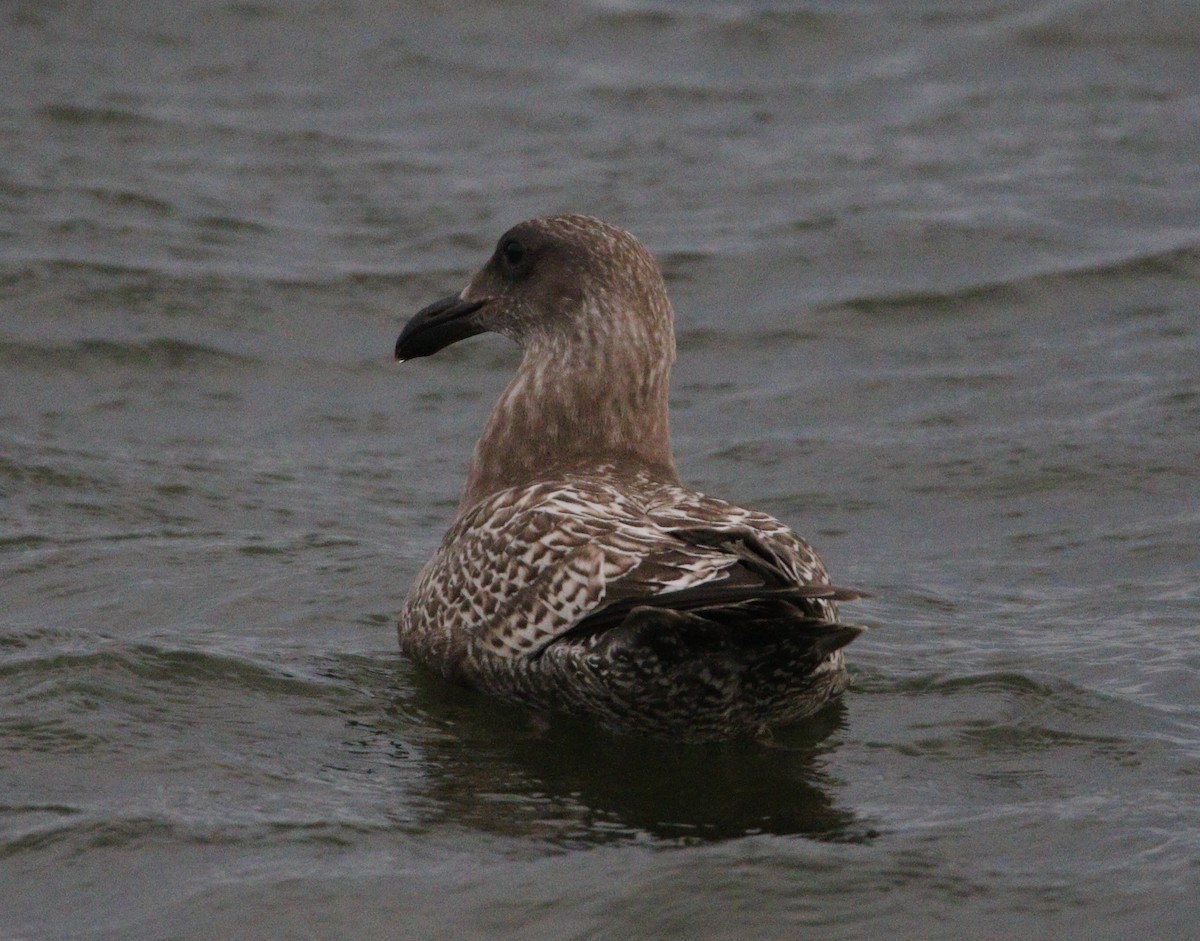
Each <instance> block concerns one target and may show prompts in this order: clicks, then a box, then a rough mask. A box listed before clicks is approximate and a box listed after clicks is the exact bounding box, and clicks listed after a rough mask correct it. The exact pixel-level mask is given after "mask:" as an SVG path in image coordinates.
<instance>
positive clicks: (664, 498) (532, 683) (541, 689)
mask: <svg viewBox="0 0 1200 941" xmlns="http://www.w3.org/2000/svg"><path fill="white" fill-rule="evenodd" d="M488 331H491V332H495V333H499V334H501V335H502V336H505V337H507V338H509V339H510V340H512V341H514V342H515V343H517V344H518V345H519V346H520V347H521V348H522V349H523V350H524V355H523V357H522V359H521V363H520V365H519V366H518V368H517V372H516V375H515V376H514V378H513V379H512V381H511V382H510V383H509V385H508V387H507V388H506V389H505V391H504V392H503V394H501V396H500V399H499V401H498V402H497V403H496V406H495V408H494V409H493V411H492V413H491V416H490V417H489V418H488V420H487V424H486V425H485V427H484V429H483V433H482V435H481V436H480V438H479V442H478V444H476V446H475V451H474V454H473V456H472V458H471V464H470V469H469V471H468V474H467V480H466V485H465V487H464V489H463V495H462V499H461V501H460V503H459V506H458V510H457V514H456V516H455V518H454V521H453V523H452V524H451V526H450V528H449V530H448V531H447V533H446V535H445V537H444V538H443V540H442V542H441V545H440V546H439V547H438V549H437V551H436V552H435V553H434V555H433V557H432V558H431V559H430V560H429V561H428V562H427V563H426V565H425V566H424V568H422V569H421V571H420V573H419V575H418V576H417V579H416V582H415V583H414V585H413V587H412V590H411V592H410V593H409V595H408V597H407V599H406V600H405V602H404V606H403V609H402V610H401V613H400V618H399V625H398V627H399V636H400V647H401V650H402V652H403V653H404V654H405V655H406V656H407V657H408V658H410V659H411V660H413V661H416V662H417V663H419V664H422V665H424V666H425V667H427V668H430V669H432V670H434V671H436V672H438V673H440V674H441V675H442V676H444V677H446V678H448V679H450V680H452V681H455V682H458V683H461V684H464V685H466V686H470V687H474V688H476V689H478V690H480V691H482V692H484V693H487V694H490V695H493V696H496V697H499V698H502V699H505V700H509V701H513V702H518V703H525V704H528V705H530V706H533V707H535V708H536V709H538V710H541V711H544V712H566V713H573V714H582V715H587V716H591V717H592V718H593V719H594V720H595V721H596V722H598V723H599V724H600V725H602V726H604V727H605V728H608V729H610V730H612V731H614V732H617V733H620V734H634V735H646V736H652V737H655V738H661V739H670V740H674V741H714V740H721V739H728V738H733V737H738V736H754V737H760V738H768V737H769V736H770V734H771V731H772V730H773V729H775V728H778V727H783V726H787V725H791V724H794V723H796V722H798V721H800V720H802V719H804V718H805V717H807V716H810V715H812V714H813V713H815V712H816V711H817V710H819V709H820V708H821V707H822V706H823V705H825V704H826V703H827V702H829V701H830V700H831V699H833V698H835V697H836V696H838V695H839V694H840V693H841V692H842V691H843V690H844V689H845V688H846V686H847V683H848V677H847V674H846V669H845V665H844V662H843V654H842V648H843V647H845V645H846V644H848V643H850V642H851V641H852V640H854V638H856V637H857V636H859V635H860V634H861V633H862V632H863V631H864V630H865V629H864V628H862V627H860V626H856V625H852V624H847V623H844V622H842V621H840V620H839V619H838V609H837V602H838V601H847V600H853V599H855V598H858V597H860V595H859V594H858V593H857V592H854V591H852V590H849V589H845V588H837V587H834V586H833V585H832V584H831V582H830V579H829V575H828V574H827V572H826V570H825V566H824V565H823V564H822V562H821V560H820V558H819V557H818V556H817V554H816V552H814V551H813V549H812V547H811V546H809V544H808V543H807V542H805V541H804V539H802V538H801V537H800V536H798V535H796V534H795V533H794V532H792V530H791V529H789V528H788V527H787V526H786V525H784V524H783V523H781V522H780V521H779V520H777V519H775V518H773V517H772V516H769V515H768V514H766V513H761V512H757V511H754V510H750V509H745V508H743V507H740V506H736V505H734V504H732V503H728V502H726V501H724V500H720V499H717V498H715V497H711V496H707V495H705V494H702V493H699V492H697V491H695V490H692V489H690V488H688V487H687V486H685V485H684V484H683V482H682V481H681V480H680V478H679V474H678V472H677V471H676V469H675V462H674V458H673V457H672V454H671V437H670V431H669V428H668V382H669V378H670V371H671V366H672V364H673V362H674V359H675V335H674V327H673V314H672V309H671V304H670V301H669V300H668V299H667V293H666V287H665V285H664V283H663V277H662V273H661V271H660V269H659V267H658V264H657V263H656V262H655V260H654V258H653V257H652V256H651V254H650V253H649V252H648V251H647V250H646V249H645V247H644V246H643V245H642V244H641V243H640V242H639V241H638V240H637V239H636V238H634V237H633V236H632V235H630V234H629V233H628V232H625V231H624V230H623V229H620V228H618V227H617V226H614V225H611V224H609V223H606V222H602V221H600V220H598V219H593V218H590V217H587V216H579V215H562V216H552V217H547V218H541V219H532V220H529V221H526V222H522V223H520V224H519V225H516V226H514V227H513V228H512V229H510V230H509V231H508V232H506V233H505V234H504V235H503V236H501V238H500V240H499V242H498V243H497V245H496V249H495V251H494V252H493V254H492V256H491V258H490V259H488V261H487V263H486V264H485V265H484V267H483V268H482V269H481V270H480V271H479V272H478V273H477V274H476V275H475V276H474V277H472V278H471V279H470V281H469V282H468V283H467V285H466V286H465V287H464V288H463V289H462V290H461V291H460V292H459V293H458V294H455V295H452V296H450V297H447V298H444V299H442V300H439V301H435V302H434V303H432V304H430V305H429V306H427V307H425V308H424V309H422V310H421V311H419V312H418V313H417V314H416V315H415V316H414V317H413V318H412V319H411V320H410V321H409V322H408V323H407V324H406V325H405V327H404V329H403V332H402V333H401V334H400V338H399V339H398V340H397V341H396V358H397V359H398V360H400V361H402V362H403V361H405V360H411V359H415V358H418V357H424V356H430V355H432V354H434V353H436V352H438V351H439V350H441V349H443V348H445V347H447V346H449V345H450V344H452V343H457V342H458V341H460V340H463V339H466V338H468V337H471V336H474V335H476V334H479V333H483V332H488Z"/></svg>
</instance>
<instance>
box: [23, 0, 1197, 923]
mask: <svg viewBox="0 0 1200 941" xmlns="http://www.w3.org/2000/svg"><path fill="white" fill-rule="evenodd" d="M1198 53H1200V13H1198V12H1197V9H1196V7H1195V6H1194V5H1193V4H1190V3H1185V2H1177V3H1169V2H1158V3H1148V4H1147V3H1133V2H1128V0H1112V2H1099V0H1081V2H1053V3H1002V2H982V0H981V2H972V3H944V2H942V3H940V2H933V0H930V2H912V3H895V4H893V3H888V4H883V3H866V2H864V3H850V2H847V3H812V4H801V5H788V4H782V3H779V4H776V3H748V4H740V5H731V4H702V3H697V4H682V3H681V4H669V3H651V2H629V3H611V2H610V3H590V4H587V3H578V4H568V5H543V6H539V5H515V4H503V3H486V4H480V5H473V6H471V7H470V9H469V10H468V9H467V8H466V7H463V8H461V9H460V7H459V6H457V5H442V4H433V3H416V4H408V5H405V6H403V7H398V6H396V5H392V4H372V3H367V2H363V3H353V2H340V3H338V2H323V3H310V4H299V3H282V2H278V0H264V2H255V3H196V4H190V5H186V6H184V7H180V6H179V5H163V4H152V3H123V4H116V3H98V4H80V3H71V2H63V3H57V4H31V3H30V4H27V3H11V4H8V5H6V6H5V8H4V10H3V12H2V13H0V83H2V87H3V89H4V94H3V95H2V96H0V141H2V142H3V146H2V148H0V390H2V391H0V607H2V613H0V887H2V891H0V936H3V937H5V938H26V939H34V938H36V939H59V938H64V939H65V938H95V939H118V938H120V939H126V938H131V937H136V938H188V939H199V938H222V939H228V938H264V937H277V938H330V937H346V936H351V935H353V936H354V937H358V938H364V939H365V938H384V937H388V938H392V937H428V938H443V937H444V938H451V937H452V938H456V939H461V938H484V937H489V938H493V937H511V938H522V939H530V938H555V939H559V938H564V937H571V938H584V937H587V938H609V937H622V938H628V937H658V938H674V937H679V938H696V937H701V938H706V939H708V938H713V939H717V938H739V939H744V938H791V937H797V936H805V937H814V938H820V937H830V938H835V937H836V938H845V937H862V938H866V937H893V938H913V939H918V938H919V939H931V938H955V939H962V938H980V939H996V938H1009V937H1012V938H1025V937H1056V938H1087V939H1089V941H1095V939H1102V938H1114V939H1116V938H1128V937H1131V936H1137V937H1143V938H1179V937H1186V936H1190V935H1191V934H1193V933H1194V925H1195V923H1196V921H1197V919H1200V903H1198V902H1197V898H1198V897H1200V896H1198V895H1197V889H1198V888H1200V800H1198V799H1197V797H1198V791H1200V705H1197V703H1200V679H1198V677H1200V672H1198V668H1200V629H1198V627H1197V625H1198V622H1200V595H1198V593H1197V587H1196V585H1197V573H1198V571H1200V549H1198V546H1200V501H1198V499H1197V497H1198V495H1200V488H1198V486H1197V481H1198V476H1200V475H1198V471H1197V467H1200V385H1198V379H1200V366H1198V365H1197V363H1200V328H1198V326H1197V320H1196V308H1197V301H1198V299H1200V225H1198V223H1197V219H1198V218H1200V216H1198V211H1200V169H1198V168H1200V136H1198V135H1197V134H1196V133H1195V128H1196V127H1197V125H1198V124H1200V75H1198V73H1197V72H1196V69H1195V68H1194V64H1195V61H1196V58H1197V55H1198ZM564 210H577V211H585V212H590V213H592V214H595V215H599V216H602V217H604V218H607V219H611V220H612V221H615V222H618V223H620V224H622V225H624V226H626V227H627V228H629V229H631V230H632V231H634V232H635V233H636V234H638V235H639V236H640V237H641V238H642V239H643V240H644V241H645V242H646V243H647V244H648V245H649V246H650V248H651V249H652V250H653V251H654V252H655V253H656V254H657V255H658V256H659V258H660V259H661V260H662V263H663V266H664V269H665V271H666V274H667V277H668V282H669V287H670V290H671V293H672V297H673V299H674V302H675V306H676V309H677V314H678V329H679V339H680V357H679V363H678V367H677V371H676V375H675V381H674V385H673V408H674V434H675V441H676V450H677V456H678V461H679V464H680V468H681V471H682V473H683V476H684V477H685V479H687V480H689V481H690V482H692V483H694V484H696V485H698V486H700V487H702V488H704V489H706V490H709V491H711V492H713V493H714V494H718V495H720V496H725V497H728V498H731V499H735V500H738V501H741V502H744V503H747V504H749V505H752V506H757V507H761V508H763V509H765V510H768V511H770V512H773V513H775V514H777V515H779V516H781V517H783V518H784V519H787V520H788V521H789V522H791V523H792V524H794V525H795V526H796V528H797V529H798V530H799V531H801V532H802V533H804V534H805V535H807V536H808V537H809V538H810V539H811V540H812V541H813V542H814V543H815V544H816V545H817V546H818V548H819V549H820V550H821V551H822V553H823V555H824V556H825V559H826V562H827V563H828V565H829V568H830V569H831V571H832V572H833V574H834V576H835V578H836V580H837V581H838V582H840V583H844V584H850V585H855V586H857V587H860V588H863V589H865V590H867V591H869V592H871V594H872V596H873V597H872V598H871V600H869V601H866V602H863V603H860V604H856V605H853V606H847V609H846V613H847V615H848V616H851V617H854V618H858V619H861V620H863V621H865V622H866V623H868V624H870V625H872V626H873V627H874V628H875V629H874V630H873V631H871V632H870V633H869V634H868V635H867V636H865V637H863V638H862V639H860V640H859V641H857V642H856V643H855V644H854V645H853V646H852V648H851V650H850V653H851V658H850V659H851V662H852V670H853V672H854V677H855V685H854V687H853V689H852V690H851V692H850V693H848V694H847V696H846V697H845V698H844V700H843V701H842V702H841V703H840V704H839V705H837V706H835V707H834V708H832V709H830V710H829V711H827V712H826V713H824V714H822V715H821V716H820V717H819V718H818V719H817V720H815V721H814V722H812V723H811V724H809V725H808V726H805V727H803V728H800V729H797V730H794V731H792V732H789V733H788V734H786V735H784V736H781V737H780V742H779V747H778V748H774V749H763V748H761V747H758V746H755V745H751V744H746V743H733V744H729V745H723V746H713V747H694V748H672V747H664V746H661V745H654V744H647V743H643V742H639V741H636V740H635V741H628V740H620V739H614V738H611V737H609V736H606V735H604V734H603V733H600V732H597V731H596V730H594V729H592V728H590V727H589V726H587V725H586V724H585V723H577V722H569V721H556V722H553V723H551V724H550V725H549V727H545V726H544V725H542V724H538V723H535V722H532V721H531V720H530V718H529V717H528V716H527V715H526V714H525V713H523V712H522V711H520V710H515V709H507V708H504V707H497V706H496V705H495V704H493V703H490V702H485V701H482V700H480V699H479V698H478V697H476V696H474V695H472V694H470V693H468V692H465V691H460V690H454V689H447V688H445V687H444V686H442V685H441V684H440V683H438V682H436V681H433V680H431V679H430V678H428V677H426V676H423V675H422V674H420V673H419V672H417V671H415V670H414V669H412V668H411V667H410V666H409V665H408V664H407V663H405V662H403V661H402V660H401V659H400V657H399V655H398V654H397V652H396V643H395V636H394V618H395V614H396V612H397V610H398V608H399V606H400V604H401V601H402V599H403V597H404V594H405V592H406V590H407V587H408V585H409V583H410V581H411V579H412V577H413V576H414V574H415V573H416V571H417V569H418V567H419V566H420V564H421V563H422V562H423V560H424V559H425V558H426V557H427V556H428V554H429V553H430V551H431V550H432V548H433V547H434V545H435V544H436V542H437V540H438V538H439V537H440V534H441V532H442V530H443V529H444V527H445V525H446V524H447V522H448V519H449V517H450V515H451V513H452V511H453V507H454V504H455V502H456V500H457V495H458V489H459V487H460V485H461V481H462V477H463V473H464V470H465V464H466V459H467V455H468V453H469V449H470V447H471V445H472V443H473V441H474V438H475V436H476V434H477V433H478V430H479V428H480V426H481V425H482V422H483V419H484V416H485V415H486V412H487V410H488V408H489V406H490V404H491V402H492V401H493V400H494V397H495V396H496V394H497V393H498V391H499V390H500V388H502V387H503V384H504V382H505V380H506V377H507V376H508V374H509V373H510V372H511V369H512V367H513V365H514V363H515V361H516V354H515V353H514V351H512V350H511V349H510V348H509V347H507V346H506V344H505V343H504V341H502V340H500V339H498V338H495V337H486V338H480V339H477V340H472V341H470V342H468V343H464V344H462V345H460V346H458V347H455V348H452V349H450V350H447V351H445V352H444V353H443V354H440V355H439V356H437V357H436V358H434V359H431V360H427V361H422V362H417V363H410V364H406V365H404V366H403V367H396V366H394V365H393V364H391V363H390V362H389V357H390V352H391V348H392V344H393V342H394V340H395V336H396V333H397V332H398V330H399V327H400V325H401V324H402V322H403V321H404V319H405V318H406V317H407V316H408V315H409V314H411V313H412V312H413V311H415V310H416V309H417V308H418V307H419V306H421V305H423V304H424V303H426V302H427V301H429V300H431V299H433V298H436V297H439V296H442V295H444V294H445V293H447V292H448V291H450V290H453V289H456V288H457V287H458V286H460V285H461V283H462V282H463V280H464V278H465V277H466V276H467V275H468V274H469V273H470V272H471V271H472V270H474V268H475V267H476V266H477V265H478V264H479V263H480V262H481V261H482V260H483V258H484V257H485V256H486V254H487V253H488V252H489V251H490V249H491V246H492V244H493V242H494V240H495V238H496V237H497V236H498V235H499V234H500V233H501V232H502V231H503V230H504V228H506V227H507V226H508V225H509V224H511V223H513V222H515V221H518V220H520V219H522V218H525V217H528V216H531V215H538V214H544V213H547V212H553V211H564Z"/></svg>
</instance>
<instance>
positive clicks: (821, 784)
mask: <svg viewBox="0 0 1200 941" xmlns="http://www.w3.org/2000/svg"><path fill="white" fill-rule="evenodd" d="M413 709H416V710H418V711H419V712H420V713H423V714H424V715H425V716H428V717H435V718H434V721H435V722H436V723H437V725H438V726H439V727H441V728H442V730H443V732H444V734H442V735H438V736H433V737H429V736H428V735H427V734H421V730H420V729H419V728H417V729H415V730H414V728H413V727H412V726H411V725H410V724H409V723H411V721H412V718H411V716H412V710H413ZM389 716H390V720H391V721H394V722H396V723H397V725H398V726H407V728H403V727H397V728H396V729H395V730H394V732H393V734H399V735H404V734H412V732H413V731H416V732H417V734H418V735H420V745H419V751H420V761H421V762H422V765H423V769H424V772H425V776H424V780H423V788H424V795H423V796H424V797H426V798H430V799H432V804H433V806H434V807H436V808H438V811H437V812H438V814H439V816H441V817H442V818H443V819H445V820H447V821H452V822H454V823H456V824H460V825H467V826H471V827H477V828H479V829H481V830H484V831H488V832H492V833H497V834H499V833H502V834H506V835H509V836H523V837H528V838H533V839H536V840H541V841H546V842H548V843H553V844H557V845H563V846H589V845H600V844H605V843H611V842H613V841H622V840H639V839H642V838H644V836H646V835H649V836H652V837H654V838H656V839H660V840H667V841H685V842H686V841H707V840H722V839H732V838H737V837H742V836H747V835H752V834H775V835H779V836H788V835H795V836H805V837H811V838H814V839H821V840H839V841H846V840H864V839H868V838H870V836H871V835H872V831H871V830H870V829H869V828H868V827H867V826H866V825H865V824H864V823H863V822H861V821H859V820H856V819H855V817H854V815H853V814H852V813H850V812H849V811H847V810H845V809H842V808H839V807H838V806H837V803H836V800H835V796H834V794H835V792H836V783H835V782H834V781H832V780H831V779H830V778H829V777H828V775H826V774H825V773H823V772H822V770H821V766H822V760H823V759H824V758H825V757H826V756H827V755H828V754H829V753H830V752H831V751H832V750H834V749H836V747H837V745H836V741H833V740H834V739H836V736H837V735H838V734H839V733H840V732H842V731H843V729H844V728H845V708H844V706H843V705H842V704H841V703H834V704H833V705H831V706H830V707H829V708H827V709H825V710H824V711H822V712H821V713H820V714H819V715H818V716H817V717H815V718H814V719H813V720H811V721H809V722H807V723H805V724H804V725H802V726H799V727H797V728H796V729H793V730H789V731H787V732H786V733H782V734H780V735H779V736H778V738H777V740H776V742H775V743H773V744H771V745H764V744H760V743H757V742H753V741H743V742H734V743H724V744H721V745H671V744H665V743H662V742H657V741H653V740H649V739H640V738H629V737H619V736H614V735H611V734H609V733H606V732H604V731H603V730H601V729H598V728H596V727H594V726H593V725H592V724H591V723H589V722H587V721H586V720H582V719H574V718H568V717H561V716H554V717H545V716H540V715H537V714H534V713H531V712H529V711H528V710H527V709H523V708H520V707H515V706H509V705H507V704H499V703H496V702H494V701H491V700H489V699H487V698H485V697H483V696H481V695H480V694H478V693H475V692H473V691H471V690H465V689H459V688H457V687H453V686H450V685H449V684H447V683H444V682H443V681H441V680H440V679H438V678H435V677H424V676H422V677H419V678H418V679H417V681H416V685H415V687H414V692H413V696H412V700H411V701H404V700H400V701H398V702H396V703H395V704H394V705H393V706H392V708H391V709H390V710H389Z"/></svg>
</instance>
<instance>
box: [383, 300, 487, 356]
mask: <svg viewBox="0 0 1200 941" xmlns="http://www.w3.org/2000/svg"><path fill="white" fill-rule="evenodd" d="M487 301H488V299H487V298H484V299H483V300H481V301H464V300H463V299H462V298H461V297H459V296H458V295H457V294H452V295H450V297H443V298H442V299H441V300H440V301H434V302H433V303H432V304H430V305H428V306H427V307H422V308H421V309H420V310H419V311H417V313H416V315H415V316H414V317H413V319H412V320H410V321H409V322H408V323H406V324H405V325H404V329H403V330H401V331H400V338H399V339H398V340H397V341H396V359H398V360H400V361H401V362H404V360H406V359H416V358H417V357H419V356H431V355H432V354H434V353H436V352H437V351H438V350H441V349H445V348H446V347H447V346H449V345H450V344H451V343H457V342H458V341H459V340H465V339H466V338H467V337H473V336H475V335H476V334H478V333H483V332H484V328H483V327H481V326H479V325H478V324H477V323H476V322H475V320H474V318H473V316H472V315H473V314H474V313H475V312H476V311H477V310H479V308H481V307H482V306H483V305H484V304H486V303H487Z"/></svg>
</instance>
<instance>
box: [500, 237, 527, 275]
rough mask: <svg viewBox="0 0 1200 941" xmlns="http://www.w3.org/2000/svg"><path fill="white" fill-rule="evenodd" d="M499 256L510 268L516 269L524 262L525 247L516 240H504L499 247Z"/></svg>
mask: <svg viewBox="0 0 1200 941" xmlns="http://www.w3.org/2000/svg"><path fill="white" fill-rule="evenodd" d="M500 254H501V256H502V257H503V258H504V261H505V263H506V264H507V265H508V267H510V268H518V267H520V265H521V262H523V261H524V260H525V254H526V253H525V246H524V245H522V244H521V243H520V242H518V241H517V240H516V239H506V240H505V242H504V244H503V245H501V246H500Z"/></svg>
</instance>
